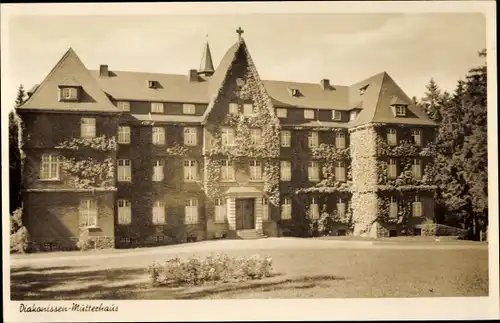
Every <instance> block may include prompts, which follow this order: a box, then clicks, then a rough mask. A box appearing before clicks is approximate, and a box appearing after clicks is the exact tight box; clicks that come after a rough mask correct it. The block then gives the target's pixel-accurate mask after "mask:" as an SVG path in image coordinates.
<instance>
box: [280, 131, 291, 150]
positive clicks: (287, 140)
mask: <svg viewBox="0 0 500 323" xmlns="http://www.w3.org/2000/svg"><path fill="white" fill-rule="evenodd" d="M291 139H292V132H291V131H288V130H281V147H290V146H291V141H292V140H291Z"/></svg>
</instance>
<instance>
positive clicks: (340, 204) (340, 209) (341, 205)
mask: <svg viewBox="0 0 500 323" xmlns="http://www.w3.org/2000/svg"><path fill="white" fill-rule="evenodd" d="M346 211H347V203H346V202H345V201H344V200H343V199H342V198H341V197H339V198H338V199H337V215H338V216H344V215H345V214H346Z"/></svg>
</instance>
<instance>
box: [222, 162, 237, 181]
mask: <svg viewBox="0 0 500 323" xmlns="http://www.w3.org/2000/svg"><path fill="white" fill-rule="evenodd" d="M221 180H223V181H234V166H233V162H231V161H229V160H227V159H226V160H222V161H221Z"/></svg>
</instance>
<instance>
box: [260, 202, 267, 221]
mask: <svg viewBox="0 0 500 323" xmlns="http://www.w3.org/2000/svg"><path fill="white" fill-rule="evenodd" d="M260 203H261V204H262V221H269V201H268V199H267V198H266V197H263V198H262V199H261V200H260Z"/></svg>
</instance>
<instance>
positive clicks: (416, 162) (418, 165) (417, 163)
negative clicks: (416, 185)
mask: <svg viewBox="0 0 500 323" xmlns="http://www.w3.org/2000/svg"><path fill="white" fill-rule="evenodd" d="M411 172H412V174H413V178H414V179H416V180H420V179H422V160H421V159H418V158H415V159H413V162H412V165H411Z"/></svg>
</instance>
